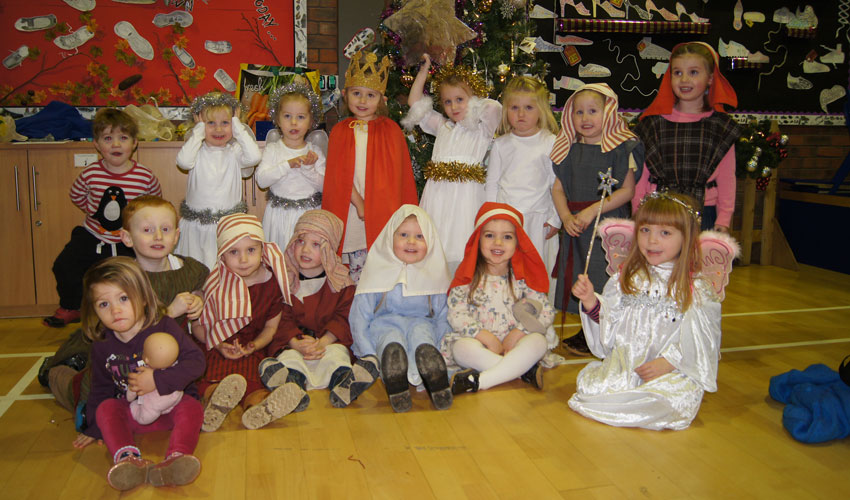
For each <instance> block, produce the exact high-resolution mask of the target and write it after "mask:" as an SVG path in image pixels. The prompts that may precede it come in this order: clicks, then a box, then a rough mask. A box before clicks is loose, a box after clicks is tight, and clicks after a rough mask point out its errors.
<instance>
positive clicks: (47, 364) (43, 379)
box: [36, 356, 53, 387]
mask: <svg viewBox="0 0 850 500" xmlns="http://www.w3.org/2000/svg"><path fill="white" fill-rule="evenodd" d="M51 368H53V356H47V357H46V358H44V361H42V362H41V366H39V367H38V377H36V378H38V383H39V384H41V386H42V387H50V379H49V378H48V376H47V374H48V372H50V369H51Z"/></svg>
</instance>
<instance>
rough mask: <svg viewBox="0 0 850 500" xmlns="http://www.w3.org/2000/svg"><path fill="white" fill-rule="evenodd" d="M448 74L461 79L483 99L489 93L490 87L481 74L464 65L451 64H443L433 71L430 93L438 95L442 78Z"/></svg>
mask: <svg viewBox="0 0 850 500" xmlns="http://www.w3.org/2000/svg"><path fill="white" fill-rule="evenodd" d="M450 76H456V77H458V78H460V79H461V80H463V81H464V82H465V83H466V84H467V85H469V88H470V89H471V90H472V93H473V94H475V95H476V96H477V97H481V98H482V99H483V98H485V97H488V96H489V95H490V87H489V86H487V84H486V83H485V82H484V79H483V78H481V75H479V74H478V73H476V72H474V71H472V70H471V69H469V68H468V67H466V66H455V65H453V64H445V65H443V66H441V67H440V69H438V70H437V71H436V72H434V76H433V77H432V78H431V94H433V95H439V93H440V85H442V84H443V80H445V79H446V78H448V77H450Z"/></svg>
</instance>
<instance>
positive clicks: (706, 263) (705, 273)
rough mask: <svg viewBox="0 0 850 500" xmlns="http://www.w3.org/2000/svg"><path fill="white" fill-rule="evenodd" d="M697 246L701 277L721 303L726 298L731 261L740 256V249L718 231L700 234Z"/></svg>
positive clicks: (729, 238) (731, 239)
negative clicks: (700, 260) (706, 281)
mask: <svg viewBox="0 0 850 500" xmlns="http://www.w3.org/2000/svg"><path fill="white" fill-rule="evenodd" d="M699 246H700V250H701V251H702V277H703V278H705V279H707V280H708V281H709V282H711V286H712V287H713V288H714V291H715V292H716V293H717V296H718V297H720V300H721V301H722V300H723V299H724V298H726V285H728V284H729V273H731V272H732V261H733V260H735V257H737V256H738V255H740V254H741V247H740V246H739V245H738V242H737V241H735V239H734V238H732V237H731V236H729V235H728V234H725V233H721V232H718V231H703V232H702V233H700V235H699Z"/></svg>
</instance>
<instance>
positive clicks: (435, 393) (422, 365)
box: [416, 344, 452, 410]
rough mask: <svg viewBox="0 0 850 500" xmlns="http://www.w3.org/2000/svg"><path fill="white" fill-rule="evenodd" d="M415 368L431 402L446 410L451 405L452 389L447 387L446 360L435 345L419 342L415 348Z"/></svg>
mask: <svg viewBox="0 0 850 500" xmlns="http://www.w3.org/2000/svg"><path fill="white" fill-rule="evenodd" d="M416 368H417V369H418V370H419V375H421V376H422V383H423V384H425V390H427V391H428V395H429V396H430V397H431V403H433V405H434V408H436V409H438V410H446V409H448V408H451V406H452V391H451V389H450V388H449V375H448V372H447V371H446V360H444V359H443V355H442V354H440V351H438V350H437V348H436V347H434V346H432V345H429V344H421V345H420V346H419V347H417V348H416Z"/></svg>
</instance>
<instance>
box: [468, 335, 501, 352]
mask: <svg viewBox="0 0 850 500" xmlns="http://www.w3.org/2000/svg"><path fill="white" fill-rule="evenodd" d="M475 340H477V341H479V342H481V343H482V344H484V347H486V348H487V349H489V350H491V351H493V352H495V353H496V354H502V352H504V347H503V346H502V343H501V342H500V341H499V339H498V338H497V337H496V336H495V335H493V334H492V333H490V332H488V331H487V330H481V331H480V332H478V334H477V335H475Z"/></svg>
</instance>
